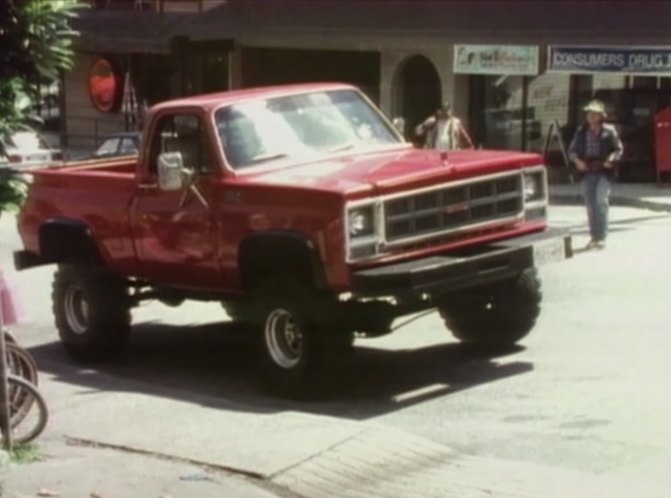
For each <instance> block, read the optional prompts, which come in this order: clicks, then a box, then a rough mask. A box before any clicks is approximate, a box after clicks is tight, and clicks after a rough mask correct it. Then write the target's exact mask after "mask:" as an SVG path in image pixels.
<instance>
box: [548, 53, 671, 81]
mask: <svg viewBox="0 0 671 498" xmlns="http://www.w3.org/2000/svg"><path fill="white" fill-rule="evenodd" d="M548 70H549V71H553V72H569V73H622V74H633V75H648V76H670V75H671V47H643V48H626V47H625V48H620V47H575V46H551V47H550V48H549V54H548Z"/></svg>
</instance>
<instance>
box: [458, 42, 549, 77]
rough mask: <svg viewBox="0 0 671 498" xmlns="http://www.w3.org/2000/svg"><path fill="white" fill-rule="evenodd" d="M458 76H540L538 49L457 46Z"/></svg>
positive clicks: (524, 46)
mask: <svg viewBox="0 0 671 498" xmlns="http://www.w3.org/2000/svg"><path fill="white" fill-rule="evenodd" d="M454 72H455V73H458V74H500V75H536V74H538V47H535V46H530V45H455V46H454Z"/></svg>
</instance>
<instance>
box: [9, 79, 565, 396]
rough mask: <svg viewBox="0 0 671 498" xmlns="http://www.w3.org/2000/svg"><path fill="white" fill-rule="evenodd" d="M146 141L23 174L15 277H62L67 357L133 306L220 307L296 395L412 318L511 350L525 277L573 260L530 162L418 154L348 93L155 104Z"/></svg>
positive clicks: (540, 174) (536, 305) (104, 353)
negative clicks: (134, 151) (360, 345)
mask: <svg viewBox="0 0 671 498" xmlns="http://www.w3.org/2000/svg"><path fill="white" fill-rule="evenodd" d="M143 142H144V145H143V146H142V147H143V149H142V153H141V154H140V155H139V157H138V158H129V159H128V161H125V162H124V161H110V162H109V164H105V163H104V161H100V162H99V163H97V164H93V165H90V166H86V165H82V164H78V165H75V166H65V167H62V168H57V169H44V170H41V171H36V172H34V173H33V176H34V181H33V183H32V184H31V186H30V189H29V195H28V198H27V201H26V203H25V204H24V205H23V207H22V210H21V213H20V215H19V222H18V226H19V233H20V234H21V238H22V241H23V250H22V251H18V252H17V253H15V262H16V266H17V268H18V269H24V268H30V267H32V266H38V265H43V264H51V263H57V264H58V270H57V271H56V274H55V281H54V292H53V294H52V299H53V310H54V313H55V317H56V325H57V328H58V331H59V334H60V338H61V341H62V343H63V345H64V346H65V348H66V349H67V350H68V351H69V352H70V353H71V354H72V355H73V356H74V357H75V358H80V359H92V358H102V357H108V356H111V355H115V354H119V353H121V352H122V351H123V349H124V347H125V345H126V344H127V343H128V336H129V334H130V332H131V318H132V317H131V313H130V309H131V307H132V306H134V305H137V304H139V303H141V302H142V301H143V300H145V299H159V300H161V301H163V302H164V303H166V304H169V305H172V306H178V305H179V304H180V303H182V302H183V301H184V300H185V299H195V300H212V301H220V302H221V303H222V304H223V305H224V307H225V308H226V310H227V312H228V315H229V316H230V317H232V318H233V319H234V320H239V321H241V322H245V323H247V324H249V325H251V327H248V328H246V330H249V331H250V333H255V334H257V335H258V344H259V347H260V352H261V353H262V354H261V355H260V357H259V370H260V372H261V373H262V374H263V375H264V377H265V379H266V380H267V382H268V383H269V384H270V385H271V386H272V387H274V388H276V389H279V390H280V391H283V392H286V393H289V394H303V393H305V392H310V390H311V389H308V390H307V391H305V389H306V388H311V387H315V388H316V389H317V390H318V389H320V386H323V384H321V383H319V382H317V381H318V380H319V379H320V378H322V374H324V373H327V372H328V370H329V369H330V368H331V365H332V363H331V362H330V359H332V358H333V355H336V357H337V355H339V354H347V352H348V351H351V345H352V340H353V338H354V335H355V333H356V334H357V336H365V337H378V336H381V335H384V334H388V333H391V332H392V331H393V330H394V329H393V327H392V322H393V321H394V319H396V318H397V317H401V316H404V315H409V314H412V313H417V312H420V311H423V310H431V309H436V310H437V311H438V312H439V313H440V315H441V317H442V318H443V320H444V321H445V325H446V327H447V328H448V329H449V330H450V331H451V332H452V334H454V335H455V336H456V337H457V339H459V340H460V341H462V342H464V343H467V344H469V345H470V346H471V347H478V346H479V347H481V348H491V347H501V346H510V345H512V344H515V343H517V342H518V341H520V340H521V339H522V338H524V337H525V336H526V335H527V334H528V333H529V332H530V331H531V330H532V329H533V327H534V325H535V323H536V319H537V318H538V316H539V314H540V311H541V298H542V294H541V291H540V280H539V277H538V274H537V273H536V267H538V266H540V265H543V264H545V263H549V262H552V261H562V260H564V259H566V258H567V257H570V256H571V237H570V235H569V234H568V233H566V232H565V231H563V230H561V229H554V228H551V227H550V226H549V225H548V221H547V208H548V185H547V175H546V171H545V167H544V165H543V158H542V157H541V156H540V155H538V154H528V153H522V152H508V151H479V150H475V151H455V152H451V153H449V154H448V153H445V152H440V151H433V150H423V149H416V148H413V147H412V146H411V145H410V144H408V143H406V142H405V141H404V140H403V139H402V137H401V135H400V134H399V133H398V132H397V131H396V130H395V129H394V127H393V126H392V124H391V123H390V122H389V120H387V119H386V118H385V117H384V116H383V115H382V114H381V113H380V112H379V111H378V110H377V109H376V108H375V107H374V106H373V104H372V103H371V102H370V101H369V100H368V99H367V98H366V97H365V96H364V95H363V94H362V93H361V92H360V91H359V90H357V89H355V88H353V87H351V86H348V85H338V84H311V85H292V86H285V87H268V88H263V89H254V90H239V91H233V92H227V93H220V94H211V95H204V96H201V97H189V98H188V100H175V101H171V102H165V103H163V104H159V105H157V106H155V107H154V108H153V109H152V110H151V111H150V113H149V115H148V120H147V123H146V128H145V139H144V140H143Z"/></svg>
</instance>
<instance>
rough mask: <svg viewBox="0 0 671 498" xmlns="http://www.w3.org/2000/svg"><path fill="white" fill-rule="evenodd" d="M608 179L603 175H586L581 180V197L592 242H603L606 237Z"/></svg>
mask: <svg viewBox="0 0 671 498" xmlns="http://www.w3.org/2000/svg"><path fill="white" fill-rule="evenodd" d="M609 195H610V179H609V178H608V177H607V176H606V175H604V174H603V173H587V174H585V177H584V178H583V179H582V196H583V199H585V206H586V207H587V220H588V221H589V233H590V234H591V235H592V240H595V241H605V240H606V236H607V235H608V196H609Z"/></svg>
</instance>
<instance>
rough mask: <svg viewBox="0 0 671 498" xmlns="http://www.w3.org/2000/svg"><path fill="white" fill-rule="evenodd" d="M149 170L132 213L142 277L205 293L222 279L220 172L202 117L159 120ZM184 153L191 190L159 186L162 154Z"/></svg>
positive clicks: (177, 116)
mask: <svg viewBox="0 0 671 498" xmlns="http://www.w3.org/2000/svg"><path fill="white" fill-rule="evenodd" d="M149 136H150V137H152V138H151V140H152V143H151V144H150V145H149V147H150V149H149V153H148V156H147V158H146V163H145V170H144V171H143V172H141V173H140V175H139V176H140V183H139V185H138V191H137V193H136V197H135V200H134V205H133V207H132V209H131V212H132V213H133V218H132V223H133V228H134V234H135V244H136V250H137V254H138V258H139V260H140V263H141V265H142V272H143V276H144V277H145V278H147V279H148V280H150V281H151V282H152V283H156V284H164V285H171V286H178V287H190V288H200V289H206V288H211V287H214V286H215V285H216V283H217V278H218V276H219V267H218V263H217V257H216V247H215V236H214V235H215V232H214V219H213V218H214V212H215V209H214V205H215V202H216V199H215V196H214V194H215V192H216V189H215V186H214V184H215V181H216V177H217V175H216V172H217V168H216V167H215V164H216V162H215V161H214V160H213V154H212V150H211V148H210V143H209V141H208V140H207V134H206V133H205V126H204V121H203V117H202V116H200V115H199V114H197V113H196V112H195V111H194V113H177V114H176V113H174V112H173V113H170V114H166V115H163V116H158V117H157V120H156V125H155V127H154V130H153V134H152V133H150V135H149ZM163 152H180V153H181V154H182V158H183V161H184V167H185V168H186V169H189V170H191V171H192V172H193V173H194V174H195V178H196V179H195V183H194V185H193V187H194V188H192V189H185V190H184V191H178V192H166V191H162V190H160V188H159V186H158V167H157V163H158V156H159V155H160V154H161V153H163Z"/></svg>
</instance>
